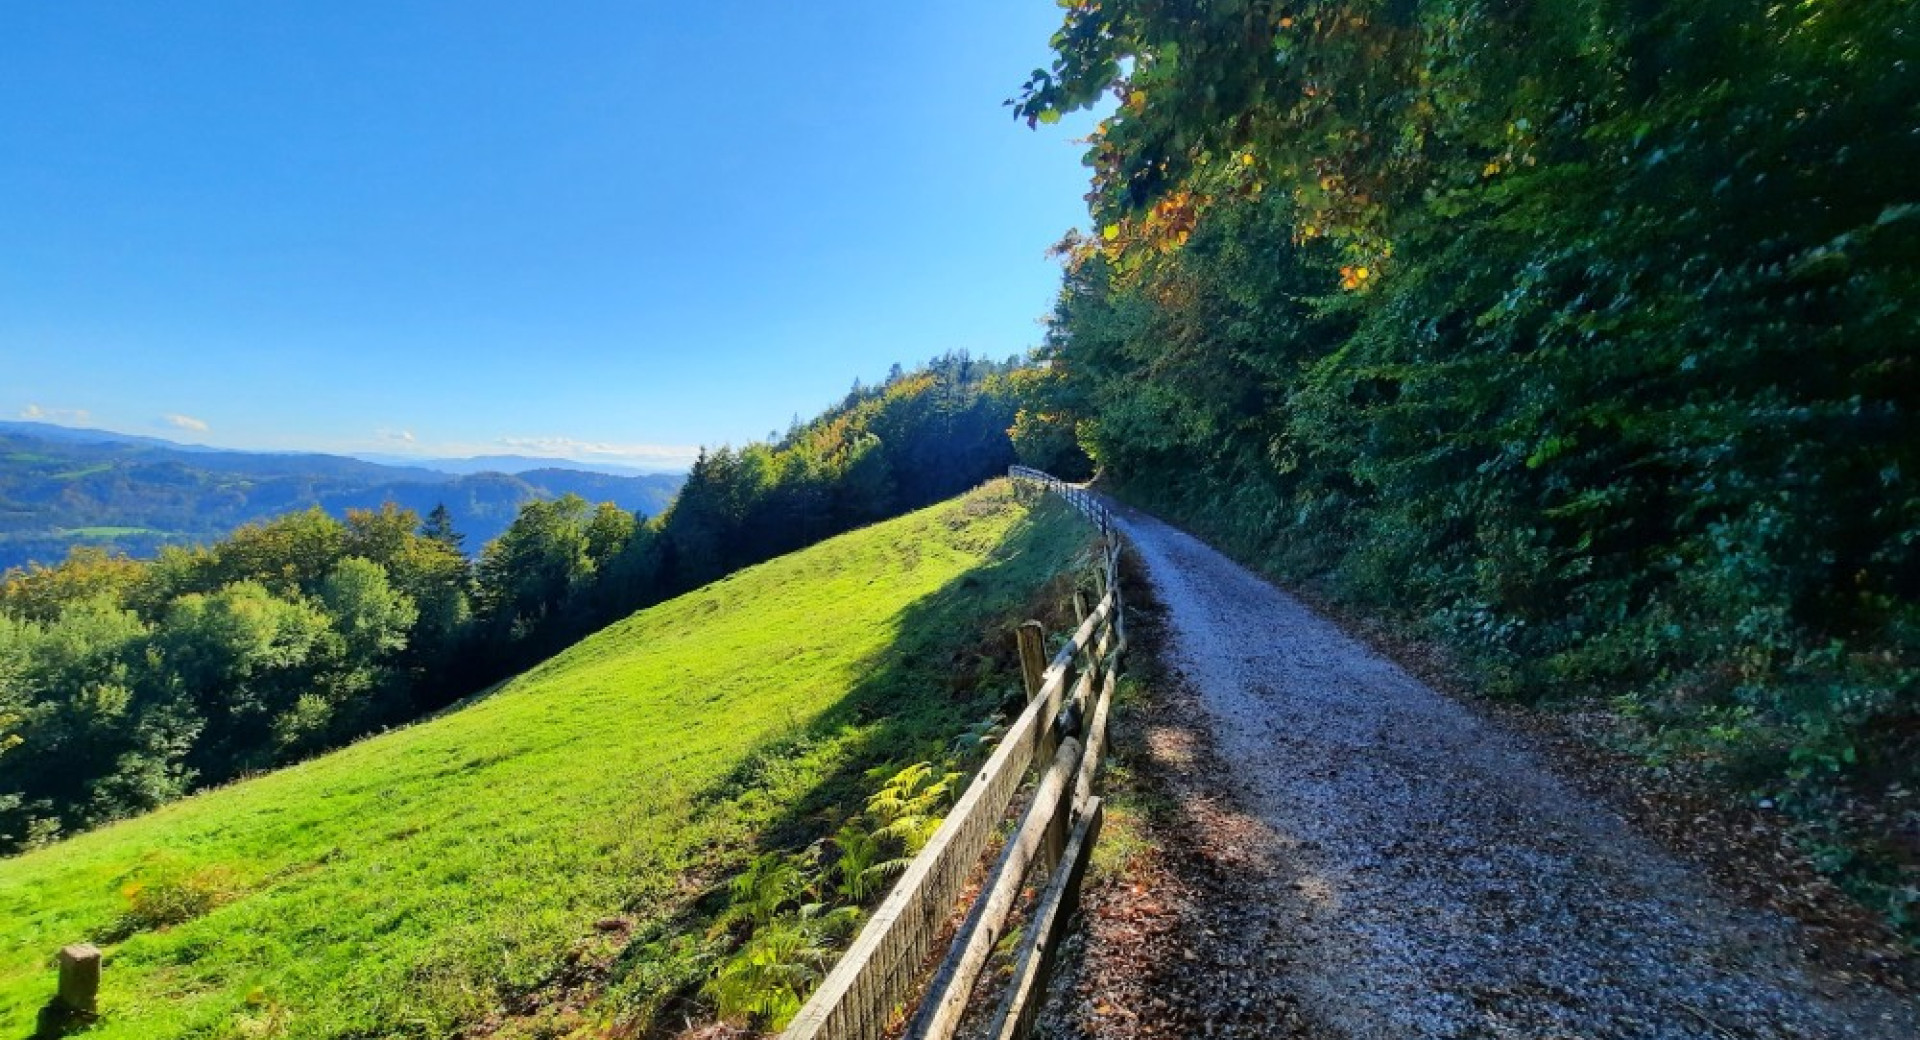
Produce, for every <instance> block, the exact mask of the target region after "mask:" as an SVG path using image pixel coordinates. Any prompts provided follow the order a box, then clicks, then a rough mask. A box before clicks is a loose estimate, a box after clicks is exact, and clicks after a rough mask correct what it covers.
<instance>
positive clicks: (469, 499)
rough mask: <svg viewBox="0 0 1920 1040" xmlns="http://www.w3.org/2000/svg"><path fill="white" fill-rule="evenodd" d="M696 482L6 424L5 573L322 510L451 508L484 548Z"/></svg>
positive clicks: (669, 494) (657, 506)
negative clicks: (536, 518)
mask: <svg viewBox="0 0 1920 1040" xmlns="http://www.w3.org/2000/svg"><path fill="white" fill-rule="evenodd" d="M683 479H684V478H682V477H681V476H679V475H677V474H653V475H634V476H614V475H609V474H605V473H593V472H586V471H582V470H576V469H569V468H566V463H564V462H560V461H556V462H555V463H554V464H553V465H552V467H551V468H546V469H535V470H528V471H524V472H520V473H517V474H507V473H497V472H484V473H474V474H466V475H460V474H454V473H447V472H442V471H440V470H438V469H428V468H424V467H416V466H388V465H381V464H377V463H372V462H365V461H362V460H360V459H353V458H346V457H342V456H336V455H318V454H263V453H253V452H237V451H215V450H209V449H206V448H197V447H190V446H187V445H177V444H172V443H170V442H167V441H162V440H157V439H153V438H137V437H128V436H122V435H117V434H108V433H103V432H99V431H80V430H69V429H66V428H63V427H57V426H46V425H43V424H38V423H0V571H4V570H6V569H7V568H10V567H18V566H23V565H25V564H26V563H28V562H29V561H37V562H41V563H54V562H56V561H58V560H59V559H61V558H62V557H64V556H65V555H66V554H67V550H68V548H69V547H71V546H74V545H91V546H97V547H101V548H106V549H110V550H119V551H123V552H127V553H130V554H132V555H135V556H150V555H152V554H153V553H154V552H155V551H156V550H158V549H159V548H160V547H161V546H163V545H182V544H198V543H205V542H210V541H212V540H214V539H216V538H220V537H223V536H225V535H226V534H228V533H229V532H231V531H233V530H234V529H235V528H237V527H239V526H241V525H242V524H246V523H251V522H254V521H257V520H263V519H266V518H268V517H273V516H278V515H281V514H284V513H289V512H295V511H298V510H302V509H307V508H311V507H315V506H318V507H319V508H321V509H323V510H325V511H327V512H328V513H330V514H332V515H334V516H344V515H345V513H346V511H347V510H349V509H377V508H379V507H380V506H381V505H382V504H383V503H387V502H392V503H394V504H396V505H398V506H401V507H402V508H405V509H411V510H413V511H414V512H417V513H419V514H421V515H423V516H424V515H426V514H427V513H429V512H431V511H432V510H433V508H434V507H435V506H436V505H441V504H444V505H445V506H446V507H447V510H448V512H449V513H450V514H451V515H452V519H453V522H454V525H455V526H456V527H457V528H458V529H459V530H461V531H462V532H464V533H466V534H467V535H468V542H467V545H468V546H469V547H470V548H472V549H475V550H477V549H478V548H479V547H480V546H481V545H482V544H484V543H486V542H487V541H490V540H492V539H493V538H496V537H498V536H499V535H500V534H501V532H503V531H505V530H506V529H507V525H508V524H511V523H512V522H513V518H514V516H515V515H516V514H517V513H518V512H519V509H520V507H521V506H522V505H524V504H525V503H527V502H532V501H541V500H551V499H556V498H559V497H560V496H562V495H567V494H575V495H579V496H581V497H582V498H585V499H588V500H590V501H594V502H612V503H614V504H615V505H618V506H619V507H620V508H622V509H626V510H629V511H633V512H639V513H643V514H647V515H652V514H655V513H658V512H660V511H661V510H663V509H665V508H666V506H667V503H668V502H669V501H671V500H672V498H673V495H674V492H676V491H677V490H679V487H680V484H681V482H682V480H683Z"/></svg>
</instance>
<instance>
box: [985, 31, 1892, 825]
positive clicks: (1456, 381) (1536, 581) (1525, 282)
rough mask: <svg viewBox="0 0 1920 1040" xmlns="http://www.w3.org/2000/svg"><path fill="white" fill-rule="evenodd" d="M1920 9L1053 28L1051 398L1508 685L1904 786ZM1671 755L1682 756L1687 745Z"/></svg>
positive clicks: (1275, 555) (1036, 404)
mask: <svg viewBox="0 0 1920 1040" xmlns="http://www.w3.org/2000/svg"><path fill="white" fill-rule="evenodd" d="M1910 22H1911V5H1909V4H1904V3H1900V2H1894V0H1866V2H1862V3H1853V4H1799V5H1775V6H1772V7H1765V8H1762V7H1756V6H1754V5H1751V4H1746V3H1741V2H1738V0H1707V2H1703V3H1693V4H1684V5H1683V4H1676V3H1664V2H1647V3H1621V2H1617V0H1569V2H1566V3H1555V4H1513V3H1507V2H1503V0H1445V2H1440V3H1426V4H1407V3H1400V2H1397V0H1298V2H1287V3H1264V2H1250V3H1221V4H1206V5H1173V4H1166V3H1162V2H1159V0H1111V2H1102V3H1099V4H1072V5H1066V21H1065V25H1064V27H1063V29H1062V31H1061V33H1060V34H1059V35H1058V36H1056V37H1055V39H1054V45H1055V49H1056V61H1055V62H1054V63H1053V65H1052V66H1051V68H1049V69H1042V70H1036V73H1035V75H1034V76H1033V77H1032V79H1031V80H1030V82H1029V83H1028V85H1027V89H1026V91H1025V93H1024V94H1023V95H1022V97H1021V98H1020V99H1019V100H1018V101H1017V102H1016V103H1015V105H1016V111H1017V112H1018V113H1019V114H1021V115H1022V116H1024V117H1026V118H1028V119H1030V120H1033V121H1036V122H1037V121H1040V120H1042V119H1045V118H1046V117H1048V115H1049V114H1050V113H1057V112H1059V111H1062V110H1067V109H1072V108H1076V107H1082V106H1086V105H1089V104H1092V103H1093V102H1094V101H1095V100H1096V99H1098V98H1099V97H1101V96H1103V95H1105V94H1109V93H1111V94H1112V95H1113V96H1115V97H1116V98H1117V100H1118V101H1119V105H1118V107H1117V109H1116V111H1115V112H1114V114H1113V115H1112V117H1111V118H1109V119H1107V120H1105V121H1103V122H1102V124H1101V125H1100V127H1099V128H1098V130H1097V132H1096V133H1095V134H1094V136H1093V138H1092V141H1091V147H1090V151H1089V162H1090V164H1091V166H1092V167H1093V170H1094V180H1093V188H1094V195H1093V200H1094V217H1095V220H1096V222H1097V226H1098V227H1099V228H1100V229H1101V230H1100V233H1099V234H1098V235H1097V236H1095V237H1093V238H1091V239H1082V238H1077V237H1075V238H1070V239H1069V241H1068V242H1067V243H1065V249H1066V252H1067V254H1068V271H1067V275H1066V281H1065V286H1064V289H1063V292H1062V295H1061V298H1060V302H1059V305H1058V308H1057V312H1056V315H1055V321H1054V325H1053V328H1052V331H1051V333H1050V337H1049V343H1048V346H1047V348H1046V350H1045V352H1044V354H1045V356H1046V358H1047V359H1048V360H1049V361H1050V362H1051V371H1052V372H1055V373H1057V374H1058V379H1059V380H1060V382H1061V385H1059V386H1045V387H1036V388H1034V392H1033V396H1032V399H1031V403H1030V404H1029V405H1028V407H1030V408H1033V409H1034V410H1035V411H1036V412H1040V411H1045V412H1047V413H1048V414H1052V415H1057V416H1058V418H1056V419H1055V421H1054V423H1053V426H1054V427H1055V428H1058V427H1061V426H1064V425H1067V424H1068V423H1071V425H1072V426H1073V428H1074V429H1075V430H1076V432H1077V435H1078V437H1079V438H1080V440H1081V442H1082V445H1083V446H1084V447H1085V449H1086V450H1087V451H1088V453H1089V454H1090V455H1091V456H1092V457H1094V458H1095V459H1097V460H1098V461H1099V463H1100V466H1101V467H1102V469H1103V472H1104V473H1105V474H1106V475H1107V476H1108V477H1109V478H1111V479H1112V480H1113V481H1114V482H1115V483H1116V484H1117V485H1118V486H1121V487H1123V488H1125V489H1127V490H1128V491H1129V493H1131V494H1133V495H1135V496H1137V497H1139V498H1141V499H1143V500H1145V501H1148V502H1150V503H1152V504H1154V505H1157V506H1159V507H1161V508H1163V509H1166V510H1168V511H1170V512H1172V513H1174V514H1175V515H1177V516H1180V517H1182V518H1184V519H1186V520H1188V521H1189V522H1191V523H1193V524H1195V525H1196V526H1199V527H1200V528H1202V529H1203V530H1204V531H1206V533H1208V534H1209V535H1211V536H1213V537H1214V538H1216V539H1217V540H1219V541H1221V542H1223V543H1225V544H1226V545H1227V546H1229V547H1230V548H1232V549H1234V550H1235V551H1237V552H1239V553H1241V554H1243V555H1245V556H1248V557H1251V558H1255V559H1259V560H1261V561H1263V562H1266V563H1269V564H1271V565H1272V566H1274V567H1276V568H1278V569H1280V570H1282V571H1285V572H1288V573H1291V574H1293V575H1296V576H1301V577H1311V578H1319V579H1323V580H1325V581H1326V582H1328V583H1329V584H1330V585H1331V586H1333V587H1334V588H1335V589H1336V590H1337V591H1339V592H1342V593H1344V594H1346V595H1347V596H1349V597H1352V598H1354V599H1357V600H1359V601H1362V602H1366V603H1371V604H1375V605H1379V606H1383V607H1386V608H1388V609H1392V610H1396V611H1399V612H1401V613H1403V614H1404V615H1405V616H1407V617H1410V618H1413V619H1416V620H1418V621H1419V622H1421V623H1424V624H1426V625H1428V626H1429V627H1430V628H1431V629H1432V630H1433V631H1434V632H1436V633H1439V634H1441V635H1443V636H1444V637H1445V638H1447V639H1448V640H1449V641H1451V642H1452V643H1453V644H1454V645H1455V646H1456V647H1457V648H1458V649H1459V650H1460V651H1461V652H1462V653H1463V654H1464V656H1465V657H1466V658H1467V659H1468V660H1469V661H1470V662H1471V663H1473V664H1474V665H1475V666H1476V668H1477V670H1478V671H1479V673H1480V674H1481V676H1482V677H1483V678H1484V679H1485V681H1486V684H1487V685H1488V686H1489V687H1490V688H1491V689H1494V690H1496V691H1501V692H1506V693H1509V694H1512V695H1516V696H1529V697H1537V696H1546V695H1553V694H1556V693H1560V692H1569V693H1573V692H1589V691H1595V690H1599V691H1603V692H1618V691H1634V692H1636V693H1638V694H1639V695H1640V703H1641V705H1642V706H1643V709H1644V710H1645V712H1646V713H1647V717H1648V719H1649V721H1650V724H1651V725H1653V726H1654V727H1656V728H1657V729H1660V730H1661V731H1663V732H1667V733H1669V734H1683V735H1685V738H1684V739H1682V738H1681V737H1679V736H1676V737H1674V738H1673V739H1675V740H1677V741H1680V742H1681V743H1686V744H1687V745H1688V746H1689V747H1690V748H1691V749H1692V750H1691V752H1690V753H1691V754H1695V755H1697V756H1699V757H1701V758H1702V759H1704V760H1707V761H1710V762H1712V763H1714V764H1716V765H1718V766H1721V767H1723V768H1725V769H1727V770H1729V771H1730V773H1731V775H1735V776H1737V777H1739V778H1740V780H1741V781H1742V782H1743V783H1747V784H1750V785H1752V786H1754V787H1757V788H1759V789H1760V790H1762V791H1764V792H1765V793H1767V794H1769V795H1770V796H1775V797H1777V798H1779V799H1781V800H1782V801H1783V803H1784V804H1788V805H1791V806H1797V807H1799V809H1798V811H1800V812H1802V814H1803V815H1804V816H1805V817H1806V818H1808V819H1817V818H1820V817H1822V816H1823V815H1830V814H1831V813H1833V812H1834V811H1835V806H1836V799H1838V798H1840V797H1842V796H1844V795H1845V794H1846V793H1847V792H1867V793H1874V792H1877V791H1883V790H1886V789H1887V787H1888V785H1892V784H1902V783H1903V784H1906V785H1907V787H1908V789H1911V787H1912V785H1913V783H1914V782H1915V777H1916V769H1920V740H1916V738H1915V734H1916V733H1920V697H1917V696H1916V694H1917V693H1920V689H1917V688H1916V674H1917V673H1920V639H1917V638H1916V636H1920V626H1917V625H1916V618H1917V617H1920V493H1916V492H1915V490H1914V485H1913V483H1912V477H1913V474H1915V473H1916V472H1920V469H1916V467H1920V454H1917V453H1920V380H1917V379H1916V378H1915V374H1916V370H1915V359H1914V357H1913V352H1912V350H1911V349H1910V348H1911V345H1912V344H1913V343H1914V342H1916V334H1917V333H1920V291H1916V290H1920V274H1917V272H1920V266H1916V258H1920V209H1917V208H1916V203H1915V200H1914V198H1913V193H1912V188H1911V183H1910V182H1911V174H1910V171H1911V170H1912V168H1913V167H1914V165H1915V163H1916V161H1920V138H1916V137H1915V136H1914V135H1913V134H1912V133H1910V132H1909V131H1910V129H1911V127H1912V126H1914V125H1915V123H1916V120H1920V79H1917V78H1916V77H1914V76H1912V75H1910V74H1903V72H1902V71H1901V70H1904V69H1910V68H1912V67H1914V64H1915V62H1916V61H1920V38H1916V37H1915V35H1914V34H1913V32H1912V31H1911V25H1910V24H1909V23H1910ZM1676 746H1677V745H1676Z"/></svg>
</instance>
